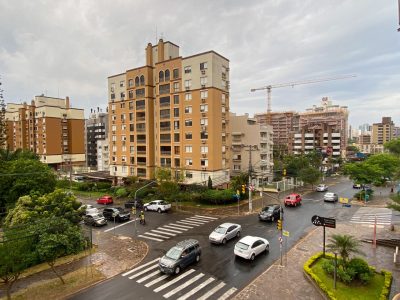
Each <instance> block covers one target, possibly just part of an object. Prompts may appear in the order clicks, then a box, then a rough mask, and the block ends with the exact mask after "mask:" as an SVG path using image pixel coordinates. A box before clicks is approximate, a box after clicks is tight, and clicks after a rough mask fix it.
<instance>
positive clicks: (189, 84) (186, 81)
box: [185, 79, 192, 89]
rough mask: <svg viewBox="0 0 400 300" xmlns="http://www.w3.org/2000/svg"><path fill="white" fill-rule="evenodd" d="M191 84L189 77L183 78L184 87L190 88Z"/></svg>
mask: <svg viewBox="0 0 400 300" xmlns="http://www.w3.org/2000/svg"><path fill="white" fill-rule="evenodd" d="M191 86H192V80H191V79H188V80H185V88H186V89H190V87H191Z"/></svg>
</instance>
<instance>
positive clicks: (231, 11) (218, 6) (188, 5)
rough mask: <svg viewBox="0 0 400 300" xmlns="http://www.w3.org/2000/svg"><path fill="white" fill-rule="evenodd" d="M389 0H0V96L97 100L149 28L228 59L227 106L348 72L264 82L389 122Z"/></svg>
mask: <svg viewBox="0 0 400 300" xmlns="http://www.w3.org/2000/svg"><path fill="white" fill-rule="evenodd" d="M398 27H399V26H398V8H397V0H383V1H376V0H347V1H345V0H343V1H341V0H336V1H334V0H329V1H328V0H318V1H317V0H301V1H300V0H298V1H290V0H282V1H279V0H260V1H250V0H247V1H245V0H243V1H235V0H226V1H217V0H202V1H194V0H193V1H192V0H182V1H171V0H168V1H165V0H163V1H151V0H143V1H142V0H135V1H132V0H131V1H128V0H113V1H105V0H82V1H68V0H64V1H45V0H27V1H19V0H14V1H10V0H0V76H1V77H2V79H1V80H2V82H3V89H4V91H5V92H4V96H5V101H6V102H16V103H20V102H23V101H30V100H31V99H32V98H33V96H35V95H39V94H42V93H44V94H46V95H47V96H52V97H58V96H59V97H62V98H65V96H69V97H70V99H71V102H72V105H73V106H74V107H78V108H84V109H85V111H86V112H87V111H90V108H94V107H97V106H100V107H103V108H105V107H106V105H107V77H108V76H110V75H114V74H118V73H121V72H125V71H126V70H127V69H131V68H134V67H138V66H142V65H144V64H145V56H144V49H145V47H146V45H147V43H148V42H151V43H153V44H154V43H155V42H156V28H157V33H158V38H159V37H160V36H162V37H163V38H164V40H169V41H171V42H173V43H175V44H177V45H179V46H180V54H181V55H182V56H188V55H192V54H196V53H199V52H203V51H207V50H214V51H216V52H218V53H220V54H221V55H223V56H225V57H227V58H228V59H229V60H230V70H231V78H230V79H231V93H230V103H231V106H230V107H231V111H232V112H235V113H238V114H243V113H249V114H250V115H253V114H254V113H259V112H264V111H266V93H265V92H263V91H259V92H256V93H250V89H251V88H255V87H261V86H265V85H268V84H278V83H286V82H291V81H299V80H306V79H316V78H325V77H332V76H340V75H347V74H356V75H357V77H356V78H351V79H343V80H336V81H327V82H321V83H317V84H307V85H299V86H295V87H293V88H292V87H286V88H279V89H274V90H273V91H272V110H273V111H286V110H295V111H303V110H305V109H306V108H309V107H311V106H312V105H314V104H319V103H320V100H321V98H322V97H324V96H327V97H329V98H330V99H331V100H332V101H333V102H334V104H339V105H346V106H348V107H349V111H350V123H351V124H352V125H356V126H358V125H359V124H362V123H365V122H368V123H374V122H379V121H380V120H381V118H382V116H391V117H392V118H393V119H394V121H395V123H396V125H400V105H399V104H400V93H399V89H400V32H397V28H398Z"/></svg>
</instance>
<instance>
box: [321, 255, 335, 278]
mask: <svg viewBox="0 0 400 300" xmlns="http://www.w3.org/2000/svg"><path fill="white" fill-rule="evenodd" d="M322 269H323V270H324V271H325V272H326V273H327V274H330V275H332V274H333V273H334V270H335V266H334V265H333V263H332V260H330V259H328V260H325V261H324V262H323V263H322Z"/></svg>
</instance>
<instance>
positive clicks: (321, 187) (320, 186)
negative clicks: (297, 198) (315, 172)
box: [315, 184, 328, 192]
mask: <svg viewBox="0 0 400 300" xmlns="http://www.w3.org/2000/svg"><path fill="white" fill-rule="evenodd" d="M315 190H316V191H317V192H326V191H327V190H328V186H327V185H326V184H318V185H317V188H316V189H315Z"/></svg>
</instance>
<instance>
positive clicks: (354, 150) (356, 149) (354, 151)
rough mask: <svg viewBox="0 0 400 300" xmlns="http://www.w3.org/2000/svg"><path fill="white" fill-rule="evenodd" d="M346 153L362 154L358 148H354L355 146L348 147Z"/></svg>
mask: <svg viewBox="0 0 400 300" xmlns="http://www.w3.org/2000/svg"><path fill="white" fill-rule="evenodd" d="M346 151H347V152H353V153H356V152H360V150H359V149H358V148H357V147H356V146H353V145H350V146H347V147H346Z"/></svg>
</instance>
